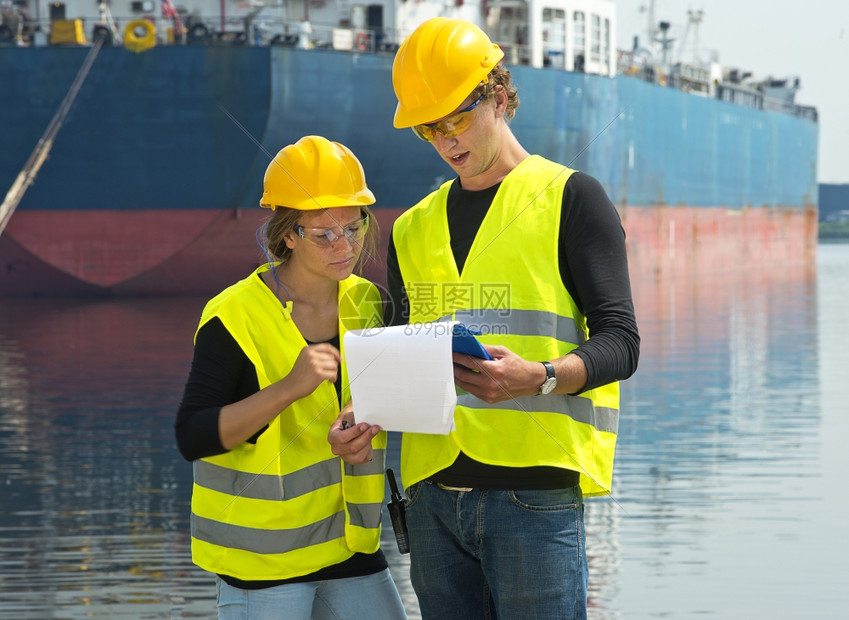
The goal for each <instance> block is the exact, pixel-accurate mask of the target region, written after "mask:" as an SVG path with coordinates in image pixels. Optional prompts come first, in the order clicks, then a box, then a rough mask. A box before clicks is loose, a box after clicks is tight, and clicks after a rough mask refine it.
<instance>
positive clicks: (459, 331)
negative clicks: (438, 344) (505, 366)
mask: <svg viewBox="0 0 849 620" xmlns="http://www.w3.org/2000/svg"><path fill="white" fill-rule="evenodd" d="M451 350H452V351H453V352H454V353H465V354H466V355H474V356H475V357H479V358H481V359H485V360H491V359H492V356H491V355H490V354H489V353H487V352H486V349H484V348H483V345H481V343H480V342H478V339H477V338H475V334H474V332H472V331H471V330H469V328H468V327H466V326H465V325H463V324H462V323H457V324H456V325H454V335H453V338H452V339H451Z"/></svg>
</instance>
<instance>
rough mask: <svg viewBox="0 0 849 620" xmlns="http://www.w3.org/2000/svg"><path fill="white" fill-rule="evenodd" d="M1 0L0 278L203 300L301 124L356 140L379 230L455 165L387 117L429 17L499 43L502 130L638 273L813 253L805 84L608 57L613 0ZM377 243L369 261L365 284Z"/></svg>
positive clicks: (225, 279) (233, 273)
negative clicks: (585, 193) (582, 203)
mask: <svg viewBox="0 0 849 620" xmlns="http://www.w3.org/2000/svg"><path fill="white" fill-rule="evenodd" d="M211 9H214V11H213V13H210V10H211ZM0 15H2V21H0V85H2V86H0V88H2V90H3V93H4V94H3V96H2V97H0V145H2V147H0V197H2V196H4V195H5V197H6V199H5V201H4V203H3V209H4V210H5V213H0V215H4V220H3V222H4V228H3V229H2V232H0V296H7V297H8V296H32V295H41V296H55V295H65V296H71V295H74V296H76V295H84V296H85V295H107V296H108V295H174V294H183V295H195V294H203V295H206V294H210V293H213V292H215V291H217V290H219V289H220V288H222V287H223V286H226V285H227V284H229V283H230V282H233V281H235V280H237V279H240V278H241V277H243V276H244V275H245V274H246V273H248V272H249V271H250V270H251V269H252V268H253V267H254V266H255V265H256V264H258V263H260V262H262V260H263V258H262V255H261V253H260V250H259V248H258V246H257V243H256V241H255V233H256V230H257V228H258V227H259V226H260V224H261V221H262V219H263V217H265V216H266V215H267V212H266V211H264V210H263V209H260V208H259V206H258V200H259V197H260V195H261V185H262V177H263V173H264V171H265V168H266V166H267V164H268V162H269V161H270V158H271V157H272V156H273V154H274V153H276V152H277V150H278V149H279V148H281V147H282V146H284V145H286V144H289V143H291V142H294V141H296V140H297V139H298V138H300V137H301V136H303V135H305V134H320V135H323V136H326V137H328V138H330V139H333V140H337V141H339V142H342V143H343V144H345V145H347V146H349V147H350V148H351V149H352V150H353V151H354V152H355V153H356V154H357V156H358V157H359V159H360V160H361V162H362V164H363V167H364V169H365V171H366V177H367V179H368V183H369V186H370V187H371V188H372V190H373V191H374V193H375V195H376V197H377V204H376V213H377V216H378V219H379V220H380V223H381V226H382V229H383V233H384V234H383V243H384V247H385V242H386V237H387V234H388V231H389V230H390V229H391V225H392V222H393V220H394V219H395V217H397V215H398V214H399V213H401V212H402V211H403V210H404V209H406V208H408V207H410V206H411V205H413V204H415V203H416V202H417V201H418V200H419V199H420V198H421V197H423V196H424V195H425V194H426V193H427V192H428V191H429V190H431V189H434V188H436V187H437V186H438V185H439V184H440V183H442V182H443V181H446V180H448V179H450V178H451V177H452V171H451V170H450V168H449V167H448V166H447V165H445V164H444V163H443V162H442V161H441V160H440V159H439V158H438V157H437V156H435V155H434V153H432V152H431V150H432V147H431V146H430V145H428V144H426V143H424V142H421V141H420V140H418V139H417V138H416V137H415V136H414V134H413V133H412V132H411V131H407V130H397V129H394V128H393V127H392V116H393V113H394V109H395V104H396V99H395V96H394V93H393V90H392V80H391V69H392V61H393V58H394V52H395V50H397V47H398V44H399V42H400V41H402V40H403V38H404V37H405V36H406V35H407V34H409V33H410V32H412V30H413V29H414V28H415V26H416V25H418V24H419V23H421V21H423V20H424V19H427V18H429V17H432V16H436V15H445V16H448V17H461V18H465V19H469V20H470V21H474V22H475V23H478V24H479V25H480V26H481V27H482V28H483V29H484V30H486V31H487V33H488V34H489V35H490V37H491V38H492V39H493V41H494V42H496V43H498V44H499V45H500V46H501V47H502V49H504V51H505V59H506V62H507V65H508V67H509V68H510V70H511V72H512V73H513V76H514V81H515V83H516V85H517V86H518V89H519V97H520V100H521V103H520V106H519V108H518V110H517V113H516V117H515V119H514V120H513V121H512V124H511V127H512V130H513V132H514V133H515V134H516V135H517V137H518V138H519V140H520V142H522V144H523V145H524V146H525V148H526V149H527V150H528V151H530V152H533V153H538V154H541V155H543V156H545V157H548V158H550V159H553V160H555V161H558V162H561V163H563V164H565V165H567V166H569V167H572V168H575V169H578V170H582V171H585V172H587V173H589V174H591V175H592V176H594V177H596V178H597V179H598V180H599V181H600V182H601V183H602V184H603V186H604V187H605V189H606V190H607V192H608V194H609V196H610V197H611V199H612V200H613V202H614V204H615V205H616V207H617V209H618V210H619V213H620V216H621V218H622V222H623V225H624V227H625V230H626V234H627V243H628V252H629V261H630V266H631V269H632V270H633V271H634V272H635V273H639V274H653V276H654V277H666V276H667V275H670V274H674V273H678V272H684V273H694V272H705V271H711V270H718V269H721V268H722V267H723V266H729V265H734V264H739V263H740V262H741V261H750V262H757V261H761V260H770V261H788V260H808V259H809V258H810V257H811V256H812V254H813V252H814V250H815V248H816V242H817V212H816V210H817V196H818V194H817V181H816V179H817V142H818V122H817V116H816V110H815V109H814V108H811V107H807V106H800V105H797V104H796V103H795V92H796V91H797V90H798V88H799V82H798V79H793V78H790V79H774V78H765V79H761V80H756V79H755V78H754V77H753V76H748V75H746V72H745V71H742V70H740V69H732V68H729V67H722V66H721V65H719V63H717V62H712V63H698V64H697V63H686V62H683V61H680V60H675V59H670V58H667V57H666V54H663V53H659V52H657V50H655V51H652V50H651V49H650V48H651V46H646V47H645V48H644V47H641V46H640V45H639V43H638V42H637V41H635V44H634V46H633V48H632V49H629V50H624V51H622V50H619V51H617V50H616V49H615V45H614V42H615V40H616V32H617V23H616V12H615V3H614V2H613V1H612V0H488V1H483V0H481V1H480V2H477V1H474V0H471V1H470V0H455V2H454V3H451V2H449V3H445V2H434V1H432V0H422V1H420V2H403V1H401V0H380V1H378V2H374V3H373V4H369V5H360V4H352V3H349V2H346V1H344V0H292V1H289V0H279V1H276V2H236V1H233V0H221V1H220V2H218V3H213V2H199V1H198V2H177V3H176V5H175V4H172V3H171V2H170V1H165V2H159V1H157V2H154V1H152V0H147V1H141V2H129V1H127V2H123V1H119V0H114V1H112V2H102V3H100V4H99V5H98V4H97V3H94V2H91V1H86V2H83V1H80V2H71V1H69V2H65V3H61V2H43V1H35V0H31V1H27V0H15V1H14V2H11V3H9V2H7V3H5V8H2V9H0ZM664 24H666V27H667V28H668V23H666V22H660V24H659V30H658V31H657V33H659V36H661V38H662V36H663V35H664V34H665V33H666V32H667V31H666V28H664ZM661 47H662V48H663V49H666V47H665V46H663V45H662V46H661ZM382 251H383V249H381V250H379V251H378V255H377V256H376V257H375V261H373V262H372V263H370V264H369V265H367V267H366V269H365V274H366V275H367V276H369V277H372V278H373V279H375V280H376V281H378V282H381V281H382V280H383V277H384V276H383V268H382V262H383V255H382V254H381V252H382Z"/></svg>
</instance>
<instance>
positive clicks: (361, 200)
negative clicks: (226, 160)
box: [259, 136, 375, 211]
mask: <svg viewBox="0 0 849 620" xmlns="http://www.w3.org/2000/svg"><path fill="white" fill-rule="evenodd" d="M263 190H264V191H263V194H262V200H260V203H259V205H260V206H261V207H266V208H268V209H276V208H277V207H289V208H290V209H298V210H301V211H311V210H314V209H330V208H333V207H356V206H367V205H371V204H374V202H375V198H374V194H372V193H371V190H370V189H369V188H368V186H367V185H366V176H365V173H364V172H363V167H362V164H360V160H358V159H357V158H356V156H354V154H353V153H352V152H351V150H350V149H349V148H348V147H347V146H345V145H343V144H339V143H338V142H331V141H330V140H328V139H327V138H322V137H321V136H304V137H303V138H301V139H300V140H298V141H297V142H296V143H295V144H290V145H289V146H287V147H285V148H283V149H281V150H280V152H279V153H277V155H275V156H274V159H272V160H271V163H270V164H268V168H266V170H265V180H264V182H263Z"/></svg>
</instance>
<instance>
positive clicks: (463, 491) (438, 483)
mask: <svg viewBox="0 0 849 620" xmlns="http://www.w3.org/2000/svg"><path fill="white" fill-rule="evenodd" d="M436 486H438V487H439V488H440V489H443V490H445V491H457V492H461V493H468V492H469V491H474V490H475V489H474V487H449V486H448V485H447V484H442V483H441V482H437V483H436Z"/></svg>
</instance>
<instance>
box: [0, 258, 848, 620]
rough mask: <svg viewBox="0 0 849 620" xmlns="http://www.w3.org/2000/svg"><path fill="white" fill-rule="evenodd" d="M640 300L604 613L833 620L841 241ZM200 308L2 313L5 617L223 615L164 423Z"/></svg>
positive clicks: (643, 292) (600, 600) (838, 587)
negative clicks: (810, 260) (195, 547)
mask: <svg viewBox="0 0 849 620" xmlns="http://www.w3.org/2000/svg"><path fill="white" fill-rule="evenodd" d="M634 295H635V300H636V304H637V311H638V317H639V319H640V326H641V332H642V337H643V353H642V359H641V364H640V370H639V372H638V374H637V375H635V376H634V377H633V378H632V379H630V380H629V381H627V382H625V383H624V384H623V389H622V392H623V403H624V407H623V412H622V421H621V425H620V440H619V448H618V454H617V470H616V479H615V484H614V496H613V497H612V498H605V499H600V500H592V501H590V502H589V503H588V507H587V530H588V538H587V548H588V553H589V557H590V566H591V591H590V605H591V611H590V616H591V618H611V619H612V618H651V617H658V618H659V617H668V618H676V619H681V618H692V617H696V616H698V617H700V618H705V617H709V618H710V617H716V618H731V617H734V618H742V617H746V618H750V617H770V618H781V617H784V618H791V617H800V616H802V615H804V614H806V613H810V609H811V604H816V608H817V610H818V614H819V617H838V616H840V614H841V610H842V612H845V610H846V609H847V608H849V594H847V592H846V589H845V587H844V586H845V583H843V580H844V579H845V575H846V574H849V570H847V559H846V558H849V542H847V538H846V536H845V535H843V533H845V529H846V525H847V522H846V516H845V515H846V514H847V512H849V500H847V497H846V494H845V493H843V492H841V491H839V489H841V488H843V486H844V485H843V484H842V482H843V481H842V480H838V475H840V476H842V475H843V473H844V472H845V470H846V465H847V461H846V457H845V450H844V449H842V448H841V446H842V445H843V441H844V439H843V438H845V437H847V436H849V428H847V418H846V416H845V415H841V413H843V414H845V411H846V408H845V403H846V402H847V400H849V382H847V381H846V368H849V331H848V330H846V328H845V310H846V309H847V308H849V245H832V246H820V248H819V254H818V265H814V264H808V265H805V264H799V265H797V266H791V267H787V266H782V267H780V268H771V267H770V266H769V265H760V266H757V265H756V264H754V263H750V264H748V265H740V266H739V268H737V269H723V270H722V271H717V272H715V273H707V274H703V275H702V276H700V277H699V278H691V279H686V278H683V277H677V274H676V277H670V278H666V277H664V278H661V279H659V280H655V279H654V278H652V277H645V276H642V275H639V274H635V281H634ZM203 302H204V300H202V299H197V298H172V299H123V300H120V301H102V300H101V301H90V302H84V301H79V300H47V299H40V300H3V301H2V304H0V486H2V503H0V617H2V618H16V619H24V618H33V619H35V618H39V619H40V618H46V617H62V618H83V617H86V618H90V617H94V618H134V619H138V618H169V617H182V618H214V617H215V604H214V585H213V579H212V578H211V576H210V575H208V574H206V573H205V572H203V571H201V570H199V569H197V568H196V567H194V566H193V565H192V563H191V560H190V556H189V535H188V527H189V526H188V515H189V505H188V503H189V497H190V493H191V467H190V466H189V464H187V463H186V462H184V461H183V460H182V459H181V457H180V456H179V454H178V453H177V450H176V448H175V445H174V439H173V431H172V425H173V416H174V411H175V408H176V406H177V403H178V401H179V399H180V395H181V391H182V384H183V381H184V380H185V376H186V373H187V371H188V367H189V362H190V359H191V339H192V334H193V331H194V328H195V326H196V321H197V318H198V316H199V314H200V311H201V308H202V305H203ZM841 308H842V309H843V312H842V313H841ZM392 447H394V450H393V451H392V454H391V455H390V465H391V466H393V468H394V469H396V471H398V469H400V468H399V467H398V465H397V462H398V453H397V447H398V442H397V437H393V443H392ZM385 529H386V531H385V532H384V540H383V542H384V549H385V550H386V552H387V555H388V556H389V558H390V563H391V564H392V565H393V574H394V575H395V577H396V581H397V582H398V584H399V588H400V589H401V591H402V595H403V597H404V598H405V601H406V602H407V604H408V609H409V613H410V617H411V618H415V617H418V612H417V610H416V603H415V596H414V595H413V593H412V589H411V588H410V586H409V581H408V580H407V578H406V575H407V568H408V565H407V563H406V562H407V557H406V556H403V557H399V556H398V554H397V552H396V550H395V541H394V538H393V536H392V532H391V528H390V527H388V526H387V527H386V528H385ZM541 578H544V576H541Z"/></svg>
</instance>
